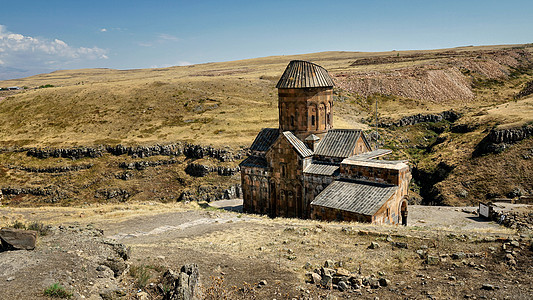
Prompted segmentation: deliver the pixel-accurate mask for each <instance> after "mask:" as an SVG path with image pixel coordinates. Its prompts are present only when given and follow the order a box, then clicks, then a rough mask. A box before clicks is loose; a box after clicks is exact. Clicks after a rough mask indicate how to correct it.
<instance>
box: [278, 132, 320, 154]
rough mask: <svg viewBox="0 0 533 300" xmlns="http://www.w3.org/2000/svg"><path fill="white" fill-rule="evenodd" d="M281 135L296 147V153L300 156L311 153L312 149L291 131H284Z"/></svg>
mask: <svg viewBox="0 0 533 300" xmlns="http://www.w3.org/2000/svg"><path fill="white" fill-rule="evenodd" d="M283 135H284V136H285V137H286V138H287V141H289V143H291V145H292V146H293V147H294V148H295V149H296V151H297V152H298V154H300V156H302V157H309V156H311V155H313V151H311V149H309V148H307V146H306V145H305V144H304V142H302V141H301V140H300V139H299V138H297V137H296V136H295V135H294V134H293V133H292V132H290V131H284V132H283Z"/></svg>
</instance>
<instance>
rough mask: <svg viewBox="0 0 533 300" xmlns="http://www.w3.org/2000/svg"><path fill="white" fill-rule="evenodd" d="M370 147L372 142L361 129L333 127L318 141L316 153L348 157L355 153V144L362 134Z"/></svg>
mask: <svg viewBox="0 0 533 300" xmlns="http://www.w3.org/2000/svg"><path fill="white" fill-rule="evenodd" d="M361 135H362V136H363V141H364V142H365V144H366V145H367V147H368V148H369V149H370V148H371V147H370V144H368V141H367V140H366V137H365V135H364V134H362V131H361V130H360V129H331V130H329V131H328V132H327V133H326V136H325V137H324V138H323V139H322V141H320V142H319V143H318V146H317V147H316V150H315V155H321V156H329V157H342V158H346V157H349V156H351V155H352V154H353V151H354V149H355V145H356V143H357V140H358V139H359V137H360V136H361Z"/></svg>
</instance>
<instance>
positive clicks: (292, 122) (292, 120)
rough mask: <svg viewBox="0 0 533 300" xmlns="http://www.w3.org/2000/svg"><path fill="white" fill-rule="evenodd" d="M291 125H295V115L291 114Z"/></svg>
mask: <svg viewBox="0 0 533 300" xmlns="http://www.w3.org/2000/svg"><path fill="white" fill-rule="evenodd" d="M291 126H294V116H291Z"/></svg>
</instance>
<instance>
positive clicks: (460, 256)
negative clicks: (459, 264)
mask: <svg viewBox="0 0 533 300" xmlns="http://www.w3.org/2000/svg"><path fill="white" fill-rule="evenodd" d="M465 257H466V254H465V253H464V252H456V253H454V254H452V258H453V259H464V258H465Z"/></svg>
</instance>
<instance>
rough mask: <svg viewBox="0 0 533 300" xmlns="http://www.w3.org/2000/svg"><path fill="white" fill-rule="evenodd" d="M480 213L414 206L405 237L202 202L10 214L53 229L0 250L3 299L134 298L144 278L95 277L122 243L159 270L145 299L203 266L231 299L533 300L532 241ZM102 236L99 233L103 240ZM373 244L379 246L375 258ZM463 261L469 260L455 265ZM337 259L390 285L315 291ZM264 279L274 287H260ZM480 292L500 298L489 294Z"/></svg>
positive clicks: (206, 278) (389, 229) (206, 281)
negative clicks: (309, 277) (49, 290)
mask: <svg viewBox="0 0 533 300" xmlns="http://www.w3.org/2000/svg"><path fill="white" fill-rule="evenodd" d="M226 204H227V203H226ZM474 209H475V208H466V209H465V211H466V212H463V208H448V207H422V206H412V207H410V221H411V224H412V225H411V226H408V227H407V228H403V227H395V226H382V227H378V226H372V225H365V224H358V223H321V222H315V221H305V220H295V219H280V218H278V219H269V218H266V217H262V216H256V215H247V214H241V213H238V212H227V211H223V210H218V209H217V210H215V209H211V208H209V209H201V208H198V207H197V206H196V205H194V204H188V205H183V204H174V205H169V204H166V205H164V204H150V203H147V204H135V205H129V206H126V205H122V206H121V205H113V206H111V205H107V206H106V205H102V206H88V207H70V208H61V207H57V208H54V207H43V208H7V207H3V208H0V214H1V219H0V220H1V221H2V224H6V223H12V222H13V221H14V220H21V221H24V222H31V221H40V222H44V223H46V224H51V225H53V226H54V228H55V229H54V230H52V232H51V234H49V235H47V236H44V237H41V238H39V241H38V245H37V248H36V249H35V250H34V251H18V252H2V253H0V283H1V285H0V295H6V296H7V297H8V298H6V299H22V298H28V299H35V298H41V297H44V296H43V294H42V293H43V290H44V289H45V288H46V287H47V286H49V285H51V284H52V283H54V282H59V283H61V284H62V285H63V286H65V288H66V289H67V290H69V291H71V292H73V294H74V296H75V297H76V298H82V297H86V298H92V299H99V298H100V296H99V295H100V293H105V291H107V290H113V289H114V288H120V289H121V290H122V291H123V293H125V295H126V297H134V296H135V295H136V294H137V292H138V290H139V287H138V285H137V281H138V278H136V277H135V276H132V275H131V273H129V272H127V271H126V272H125V275H123V276H121V277H118V278H114V277H113V276H112V275H111V276H110V274H107V275H106V274H105V272H104V273H102V272H100V271H97V268H98V266H99V265H101V264H102V263H103V262H104V261H106V259H108V258H109V257H114V256H116V253H115V252H114V250H113V247H112V246H110V244H106V241H110V240H115V241H116V242H118V243H123V244H125V245H127V246H130V247H131V249H132V251H131V257H130V259H129V260H128V262H129V264H130V265H131V266H133V267H139V266H145V267H147V268H149V269H150V270H151V271H150V276H151V278H150V280H149V281H148V284H147V285H146V286H145V287H144V288H143V290H145V291H147V292H148V293H149V294H150V295H151V296H153V297H156V292H155V289H154V288H153V287H151V286H150V284H149V283H150V282H151V283H154V284H156V283H157V280H158V276H160V275H161V272H162V271H164V270H166V269H167V268H172V269H179V267H181V266H182V265H183V264H186V263H197V264H198V265H199V267H200V274H201V280H202V282H203V286H204V288H205V289H209V288H211V289H213V287H214V286H216V284H215V285H214V282H215V281H214V280H213V278H222V279H223V284H222V287H220V289H221V291H225V292H226V293H227V295H228V297H229V298H230V299H234V298H244V299H254V297H255V298H256V299H274V298H276V299H291V298H297V299H298V298H299V299H322V298H323V297H325V296H327V295H329V294H331V295H334V296H337V297H339V298H350V297H355V296H361V297H362V298H366V299H374V297H376V296H377V297H380V298H384V299H390V298H398V297H402V298H412V299H426V298H436V299H451V298H459V297H464V296H465V295H469V296H472V297H478V298H483V297H487V298H496V299H504V298H509V297H511V298H515V299H528V298H529V295H531V293H533V289H532V287H531V284H530V282H531V279H532V271H531V264H532V263H531V255H532V252H531V249H530V246H529V245H530V243H531V235H530V233H522V234H521V235H519V234H517V233H515V232H514V231H511V230H509V229H506V228H503V227H500V226H499V225H497V224H494V223H492V222H480V220H478V219H476V217H475V216H474V215H473V214H471V213H468V212H469V211H472V210H474ZM60 224H61V225H60ZM58 225H60V226H63V227H62V229H58V228H57V227H56V226H58ZM69 226H70V227H69ZM95 228H100V229H102V230H103V236H100V235H99V234H98V230H96V229H95ZM387 237H388V240H387ZM511 239H512V240H516V241H517V242H518V245H519V246H518V247H511V248H509V247H510V246H506V247H507V251H509V252H510V253H512V255H513V257H514V258H515V260H516V262H517V264H516V265H511V264H509V262H508V261H507V260H506V259H505V255H506V254H507V253H506V252H505V251H504V250H503V248H502V245H503V244H505V243H508V242H509V241H511ZM372 241H374V242H377V243H379V244H380V245H381V247H380V248H378V249H373V250H371V249H367V247H368V245H369V244H370V242H372ZM392 242H405V243H407V244H408V249H400V248H397V247H393V246H392ZM426 247H427V248H426ZM420 249H425V250H423V251H426V252H427V255H430V256H435V257H437V259H438V262H437V263H435V264H426V263H425V259H423V258H421V257H419V255H418V254H417V253H416V252H415V251H416V250H420ZM458 252H461V253H465V256H464V257H461V258H460V259H453V258H452V254H454V253H458ZM328 259H329V260H333V261H336V262H337V263H338V264H342V266H343V268H345V269H348V270H349V271H352V272H361V275H363V276H369V275H371V274H374V275H376V276H383V277H386V278H387V279H389V280H391V282H392V286H390V287H386V288H385V287H382V288H379V289H364V288H363V289H361V290H357V291H351V292H339V291H332V290H326V289H322V288H318V287H316V286H314V285H312V284H309V283H306V282H305V276H304V275H305V273H306V272H308V271H311V270H313V268H318V267H320V266H322V265H323V263H324V261H325V260H328ZM306 265H308V266H307V267H305V266H306ZM261 280H266V281H267V285H266V286H265V287H263V288H256V284H257V283H258V282H259V281H261ZM483 283H489V284H492V285H494V286H495V289H494V290H492V291H488V290H483V289H481V286H482V284H483ZM242 288H245V289H242ZM219 292H220V291H219ZM319 297H321V298H319Z"/></svg>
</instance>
